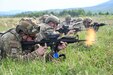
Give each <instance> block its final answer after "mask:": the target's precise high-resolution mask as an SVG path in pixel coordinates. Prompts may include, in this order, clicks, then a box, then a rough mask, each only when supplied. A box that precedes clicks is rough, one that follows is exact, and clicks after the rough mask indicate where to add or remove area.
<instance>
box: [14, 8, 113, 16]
mask: <svg viewBox="0 0 113 75" xmlns="http://www.w3.org/2000/svg"><path fill="white" fill-rule="evenodd" d="M44 14H53V15H56V16H66V15H71V16H73V17H74V16H95V15H113V14H112V13H109V12H95V13H94V12H91V11H85V10H84V9H72V10H62V11H59V10H54V11H38V12H37V11H34V12H31V11H28V12H23V13H20V14H17V15H14V16H13V17H33V16H35V17H39V16H42V15H44Z"/></svg>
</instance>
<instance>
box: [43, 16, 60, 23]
mask: <svg viewBox="0 0 113 75" xmlns="http://www.w3.org/2000/svg"><path fill="white" fill-rule="evenodd" d="M49 22H54V23H57V24H59V23H60V19H59V18H58V17H56V16H53V15H52V16H49V17H47V18H46V20H45V23H46V24H48V23H49Z"/></svg>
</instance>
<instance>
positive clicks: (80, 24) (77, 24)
mask: <svg viewBox="0 0 113 75" xmlns="http://www.w3.org/2000/svg"><path fill="white" fill-rule="evenodd" d="M73 27H74V28H81V30H84V29H85V27H84V24H83V18H81V17H79V18H77V20H76V22H74V23H73Z"/></svg>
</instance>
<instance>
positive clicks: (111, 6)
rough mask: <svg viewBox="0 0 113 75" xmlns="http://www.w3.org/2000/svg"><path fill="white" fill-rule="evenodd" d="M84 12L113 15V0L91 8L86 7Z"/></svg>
mask: <svg viewBox="0 0 113 75" xmlns="http://www.w3.org/2000/svg"><path fill="white" fill-rule="evenodd" d="M84 9H85V10H90V11H92V12H100V11H101V12H112V13H113V0H110V1H108V2H105V3H102V4H100V5H97V6H93V7H86V8H84Z"/></svg>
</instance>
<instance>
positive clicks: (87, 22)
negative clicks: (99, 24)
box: [83, 17, 92, 28]
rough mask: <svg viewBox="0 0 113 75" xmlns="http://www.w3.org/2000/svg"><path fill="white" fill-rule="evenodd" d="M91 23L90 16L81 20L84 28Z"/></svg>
mask: <svg viewBox="0 0 113 75" xmlns="http://www.w3.org/2000/svg"><path fill="white" fill-rule="evenodd" d="M91 23H92V19H91V18H90V17H87V18H85V19H84V20H83V24H84V26H85V28H89V27H90V25H91Z"/></svg>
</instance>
